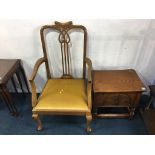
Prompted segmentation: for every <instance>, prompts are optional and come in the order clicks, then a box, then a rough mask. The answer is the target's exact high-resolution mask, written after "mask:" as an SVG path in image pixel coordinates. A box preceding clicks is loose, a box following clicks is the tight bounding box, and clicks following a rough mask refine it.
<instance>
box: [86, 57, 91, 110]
mask: <svg viewBox="0 0 155 155" xmlns="http://www.w3.org/2000/svg"><path fill="white" fill-rule="evenodd" d="M85 62H86V64H87V65H88V84H87V99H88V107H89V110H90V112H91V109H92V97H91V90H92V77H91V71H92V62H91V60H90V59H89V58H85Z"/></svg>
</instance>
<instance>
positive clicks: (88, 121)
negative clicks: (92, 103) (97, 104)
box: [86, 112, 92, 133]
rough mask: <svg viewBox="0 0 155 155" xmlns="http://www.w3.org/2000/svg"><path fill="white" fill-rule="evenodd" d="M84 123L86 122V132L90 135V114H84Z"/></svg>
mask: <svg viewBox="0 0 155 155" xmlns="http://www.w3.org/2000/svg"><path fill="white" fill-rule="evenodd" d="M86 121H87V122H86V131H87V133H90V132H91V131H92V129H91V126H90V124H91V121H92V114H91V112H88V113H86Z"/></svg>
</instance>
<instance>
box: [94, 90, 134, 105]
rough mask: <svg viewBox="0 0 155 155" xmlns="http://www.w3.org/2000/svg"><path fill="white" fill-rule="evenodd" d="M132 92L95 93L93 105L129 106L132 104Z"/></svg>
mask: <svg viewBox="0 0 155 155" xmlns="http://www.w3.org/2000/svg"><path fill="white" fill-rule="evenodd" d="M135 95H136V94H134V93H129V94H119V93H113V94H112V93H95V94H94V104H95V106H97V107H99V106H131V105H133V104H134V102H133V101H134V98H135Z"/></svg>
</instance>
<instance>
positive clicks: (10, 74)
mask: <svg viewBox="0 0 155 155" xmlns="http://www.w3.org/2000/svg"><path fill="white" fill-rule="evenodd" d="M21 75H22V77H23V78H21ZM14 76H16V77H17V79H18V81H19V84H20V87H21V89H22V92H24V88H23V84H22V79H24V81H25V85H26V87H27V90H28V92H30V91H29V87H28V83H27V79H26V76H25V72H24V69H23V66H22V64H21V60H20V59H0V96H1V98H2V100H3V101H4V102H5V103H6V105H7V107H8V109H9V112H10V113H11V114H13V115H17V114H18V111H17V108H16V106H15V104H14V101H13V99H12V97H11V95H10V93H9V90H8V88H7V84H8V81H9V80H11V82H12V84H13V87H14V89H15V92H16V93H17V88H16V82H15V77H14Z"/></svg>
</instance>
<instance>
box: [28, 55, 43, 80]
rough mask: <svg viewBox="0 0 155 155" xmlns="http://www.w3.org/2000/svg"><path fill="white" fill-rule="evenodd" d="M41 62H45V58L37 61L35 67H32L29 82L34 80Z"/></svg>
mask: <svg viewBox="0 0 155 155" xmlns="http://www.w3.org/2000/svg"><path fill="white" fill-rule="evenodd" d="M43 62H45V58H40V59H38V60H37V62H36V64H35V66H34V69H33V72H32V75H31V77H30V82H31V81H33V80H34V79H35V77H36V74H37V71H38V69H39V67H40V65H41V64H42V63H43Z"/></svg>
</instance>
